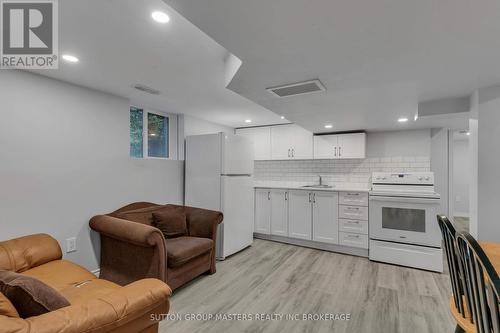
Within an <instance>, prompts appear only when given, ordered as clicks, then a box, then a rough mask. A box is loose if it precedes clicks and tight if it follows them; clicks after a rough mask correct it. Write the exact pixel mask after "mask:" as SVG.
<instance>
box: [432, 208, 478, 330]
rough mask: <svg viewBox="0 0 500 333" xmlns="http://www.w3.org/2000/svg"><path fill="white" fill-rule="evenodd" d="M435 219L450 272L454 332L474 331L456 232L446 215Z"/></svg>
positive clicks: (450, 305)
mask: <svg viewBox="0 0 500 333" xmlns="http://www.w3.org/2000/svg"><path fill="white" fill-rule="evenodd" d="M437 220H438V224H439V228H440V229H441V234H442V236H443V247H444V252H445V254H446V259H447V262H448V270H449V272H450V280H451V289H452V292H453V297H452V298H450V301H449V307H450V311H451V314H452V316H453V318H454V319H455V321H456V322H457V327H456V329H455V332H457V333H458V332H464V331H465V332H476V331H475V327H474V324H473V323H472V321H471V316H470V313H469V311H468V309H470V299H469V296H468V295H467V293H466V292H464V289H465V288H464V286H465V276H464V269H463V261H462V260H461V258H460V256H459V255H458V249H457V242H456V239H457V235H458V233H457V231H456V229H455V227H454V226H453V224H452V223H451V222H450V220H449V219H448V218H447V217H446V216H444V215H438V216H437Z"/></svg>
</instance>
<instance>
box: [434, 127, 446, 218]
mask: <svg viewBox="0 0 500 333" xmlns="http://www.w3.org/2000/svg"><path fill="white" fill-rule="evenodd" d="M448 136H449V131H448V129H445V128H436V129H432V130H431V171H432V172H434V189H435V191H436V192H437V193H439V195H440V196H441V207H440V209H439V212H438V214H445V215H450V213H449V211H448V206H449V201H448V200H449V192H450V186H449V181H450V174H449V170H450V166H449V155H450V152H449V138H448Z"/></svg>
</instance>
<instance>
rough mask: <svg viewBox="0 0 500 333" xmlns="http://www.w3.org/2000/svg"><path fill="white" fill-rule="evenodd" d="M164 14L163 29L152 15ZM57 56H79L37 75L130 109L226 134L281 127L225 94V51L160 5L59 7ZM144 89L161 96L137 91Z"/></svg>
mask: <svg viewBox="0 0 500 333" xmlns="http://www.w3.org/2000/svg"><path fill="white" fill-rule="evenodd" d="M155 10H162V11H165V12H167V13H168V15H169V16H170V18H171V20H170V22H169V23H168V24H165V25H162V24H159V23H157V22H155V21H153V20H152V19H151V13H152V12H153V11H155ZM59 37H60V42H59V51H60V54H64V53H71V54H73V55H76V56H78V57H79V59H80V62H79V63H77V64H68V63H65V62H63V61H61V62H60V68H59V70H50V71H49V70H38V71H35V72H37V73H39V74H41V75H45V76H49V77H53V78H56V79H60V80H64V81H68V82H71V83H74V84H78V85H82V86H86V87H90V88H93V89H97V90H101V91H105V92H109V93H112V94H115V95H118V96H123V97H127V98H130V99H131V102H132V103H133V104H140V105H141V106H144V107H149V108H154V109H158V110H162V111H166V112H173V113H186V114H190V115H194V116H197V117H200V118H204V119H206V120H210V121H213V122H217V123H220V124H224V125H227V126H231V127H238V126H243V125H245V123H244V120H245V119H251V120H253V122H252V124H254V125H259V124H269V123H280V122H283V120H281V118H280V117H279V116H278V115H276V114H275V113H273V112H271V111H269V110H267V109H265V108H263V107H262V106H260V105H257V104H256V103H254V102H251V101H249V100H248V99H246V98H244V97H242V96H240V95H238V94H236V93H234V92H232V91H231V90H228V89H226V88H225V80H226V77H225V72H226V68H225V62H224V59H225V58H226V57H227V54H228V52H227V50H226V49H225V48H223V47H222V46H220V45H219V44H217V43H216V42H215V41H214V40H213V39H211V38H210V37H208V36H207V35H206V34H205V33H203V32H202V31H200V30H199V29H198V28H197V27H196V26H194V25H193V24H192V23H190V22H189V21H187V20H186V19H184V18H183V17H182V16H180V15H179V14H177V13H176V12H175V11H173V10H172V9H171V8H170V7H168V6H167V5H166V4H165V3H164V2H162V1H161V0H142V1H137V0H106V1H102V0H84V1H82V0H64V1H60V2H59ZM135 83H141V84H145V85H147V86H150V87H153V88H155V89H158V90H160V91H161V95H160V96H152V95H148V94H145V93H142V92H138V91H136V90H135V89H133V88H132V87H131V86H132V85H133V84H135Z"/></svg>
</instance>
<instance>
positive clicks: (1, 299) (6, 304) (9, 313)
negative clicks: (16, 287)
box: [0, 293, 19, 318]
mask: <svg viewBox="0 0 500 333" xmlns="http://www.w3.org/2000/svg"><path fill="white" fill-rule="evenodd" d="M0 316H6V317H11V318H19V313H18V312H17V310H16V308H15V307H14V305H12V303H11V302H10V301H9V299H8V298H7V297H5V295H4V294H2V293H0Z"/></svg>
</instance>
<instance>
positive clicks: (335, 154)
mask: <svg viewBox="0 0 500 333" xmlns="http://www.w3.org/2000/svg"><path fill="white" fill-rule="evenodd" d="M333 155H334V156H335V157H337V147H335V153H334V154H333Z"/></svg>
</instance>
